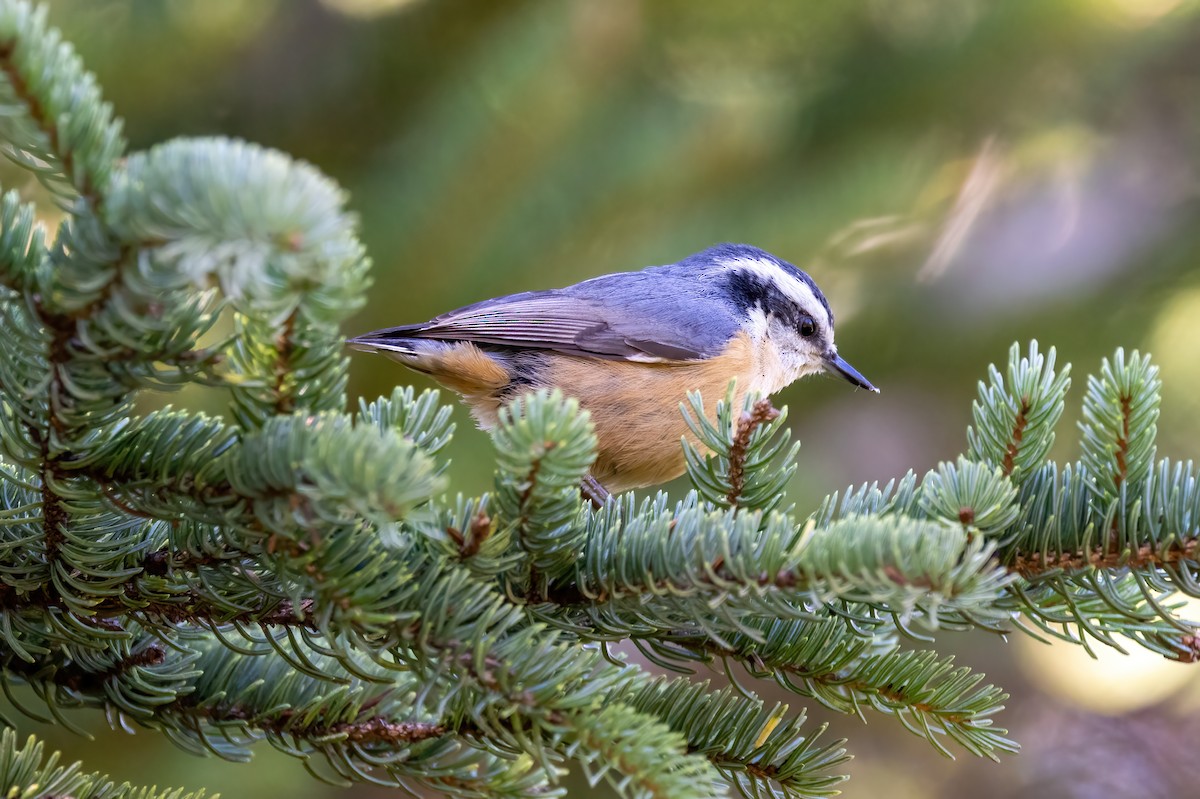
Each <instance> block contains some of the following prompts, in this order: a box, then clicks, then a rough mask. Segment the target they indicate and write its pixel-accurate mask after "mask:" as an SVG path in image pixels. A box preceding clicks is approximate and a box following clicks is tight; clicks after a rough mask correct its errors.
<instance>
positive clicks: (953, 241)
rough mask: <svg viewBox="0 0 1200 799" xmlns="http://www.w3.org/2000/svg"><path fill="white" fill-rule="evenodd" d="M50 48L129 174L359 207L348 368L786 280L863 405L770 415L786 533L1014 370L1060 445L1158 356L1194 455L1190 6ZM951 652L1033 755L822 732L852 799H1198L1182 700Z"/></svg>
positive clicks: (432, 4)
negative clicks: (108, 119)
mask: <svg viewBox="0 0 1200 799" xmlns="http://www.w3.org/2000/svg"><path fill="white" fill-rule="evenodd" d="M50 17H51V20H52V22H53V23H54V24H56V25H58V26H59V27H61V28H62V29H63V31H64V33H65V34H66V37H67V38H68V39H70V40H71V41H73V42H74V43H75V44H76V46H77V47H78V49H79V50H80V51H81V53H82V54H83V56H84V59H85V61H86V62H87V64H88V65H89V67H90V68H91V69H92V70H94V71H95V72H96V73H97V75H98V77H99V79H100V83H101V85H102V86H104V88H105V91H106V93H107V96H108V97H109V98H110V99H111V100H112V102H113V103H114V105H115V106H116V109H117V111H118V113H119V114H121V115H123V116H124V117H125V119H126V121H127V131H128V135H129V137H130V139H131V142H132V144H133V147H134V148H139V149H140V148H143V147H147V146H150V145H152V144H154V143H156V142H159V141H162V140H164V139H167V138H170V137H174V136H180V135H189V136H191V135H213V134H220V135H229V136H238V137H242V138H246V139H249V140H252V141H256V142H260V143H262V144H265V145H269V146H272V147H277V148H280V149H282V150H285V151H287V152H290V153H292V154H293V155H295V156H298V157H301V158H304V159H307V160H309V161H311V162H312V163H314V164H316V165H317V166H318V167H319V168H321V169H322V170H324V171H325V172H327V173H329V174H330V175H332V176H333V177H334V178H336V179H337V180H338V181H340V182H341V183H342V185H344V186H345V187H346V188H347V189H348V191H349V192H350V204H351V206H352V207H353V208H354V209H355V210H356V211H357V212H358V213H359V214H360V215H361V219H362V234H363V238H364V239H365V241H366V244H367V246H368V248H369V250H370V252H371V254H372V256H373V258H374V261H375V269H374V275H375V286H374V288H373V289H372V291H371V293H370V299H369V303H368V305H367V307H366V308H365V309H364V310H363V311H362V313H361V314H360V315H359V316H358V317H357V318H356V319H354V320H353V323H352V324H351V325H350V326H349V328H348V330H347V332H348V333H355V332H361V331H364V330H368V329H373V328H377V327H383V326H387V325H393V324H400V323H406V322H415V321H421V320H424V319H426V318H428V317H430V316H432V315H434V314H437V313H439V312H442V311H445V310H448V309H450V308H453V307H456V306H459V305H462V304H465V303H467V302H471V301H474V300H478V299H482V298H485V297H490V296H494V295H497V294H503V293H509V292H514V291H520V290H525V289H533V288H544V287H549V286H558V285H565V284H568V283H572V282H575V281H577V280H580V279H583V278H586V277H590V276H594V275H597V274H601V273H604V272H610V271H617V270H625V269H634V268H639V267H641V266H644V265H648V264H660V263H667V262H671V261H675V260H678V259H679V258H681V257H683V256H685V255H687V254H689V253H692V252H695V251H697V250H699V249H702V248H704V247H706V246H708V245H710V244H713V243H715V242H719V241H741V242H749V243H753V244H756V245H759V246H761V247H764V248H766V249H768V250H771V251H772V252H774V253H776V254H778V255H780V256H782V257H784V258H786V259H787V260H790V261H792V262H793V263H796V264H797V265H799V266H801V267H802V268H804V269H806V270H807V271H809V272H810V273H811V274H812V275H813V276H814V277H815V278H816V280H817V281H818V282H819V283H820V285H821V286H822V287H823V288H824V290H825V293H826V294H827V295H828V296H829V299H830V302H831V303H832V305H833V307H834V309H835V311H836V313H837V315H838V321H839V326H838V331H839V335H838V340H839V343H840V346H841V350H842V353H843V354H844V355H845V356H846V357H847V358H848V359H849V360H850V361H851V362H852V363H853V364H854V365H855V366H857V367H858V368H859V369H860V370H861V371H862V372H863V373H864V374H866V375H867V376H868V377H869V378H870V379H871V380H873V381H874V382H875V383H876V384H877V385H879V386H880V387H881V388H882V390H883V393H882V395H880V396H878V397H876V396H872V395H868V394H866V393H864V392H861V391H860V392H854V391H852V390H851V389H850V388H849V387H847V386H846V385H845V384H844V383H841V382H838V381H834V380H831V379H814V380H809V381H805V382H802V383H800V384H797V385H795V386H792V387H791V388H789V389H788V390H786V391H785V392H783V394H782V397H781V401H782V402H783V403H786V404H788V405H790V406H791V410H792V415H791V420H792V424H793V426H794V428H795V434H796V435H797V436H798V437H799V439H800V440H801V441H802V442H803V445H804V446H803V449H802V451H801V459H800V463H801V466H800V471H799V472H798V474H797V476H796V478H795V481H794V484H793V485H792V487H791V498H792V499H793V500H794V501H795V502H796V503H797V505H798V507H799V508H800V509H801V511H807V510H808V509H810V508H812V507H814V506H815V504H816V503H817V502H818V501H819V499H820V498H821V497H822V496H824V495H825V494H826V493H828V492H830V491H833V490H836V489H839V488H842V487H844V486H845V485H847V484H849V483H860V482H862V481H866V480H876V479H880V480H883V479H889V478H893V477H898V476H901V475H902V474H903V473H904V472H905V471H906V470H908V469H909V468H913V469H915V470H917V471H918V472H922V471H924V470H925V469H928V468H929V467H931V466H933V465H934V464H935V463H937V462H938V461H939V460H941V459H947V458H952V457H954V456H955V455H956V454H957V453H959V452H961V451H962V450H963V448H964V447H965V436H964V431H965V428H966V425H967V423H968V421H969V418H970V404H971V399H972V397H973V396H974V392H975V385H976V381H977V380H978V379H979V378H981V377H983V376H984V375H985V370H986V367H987V365H988V363H990V362H1001V363H1002V362H1003V360H1004V358H1005V357H1006V350H1007V347H1008V345H1009V344H1010V343H1011V342H1012V341H1014V340H1020V341H1022V342H1024V341H1027V340H1028V339H1030V338H1037V339H1038V340H1039V341H1041V342H1042V344H1043V346H1048V345H1055V346H1057V347H1058V350H1059V356H1060V358H1062V359H1065V360H1069V361H1072V362H1073V363H1074V364H1075V368H1076V371H1075V376H1076V388H1075V390H1074V391H1073V393H1072V395H1071V397H1072V400H1073V403H1072V405H1071V406H1069V408H1070V409H1071V410H1069V411H1068V415H1070V414H1071V413H1072V412H1073V409H1074V408H1077V404H1078V401H1079V397H1080V393H1081V390H1080V384H1081V383H1082V379H1083V376H1084V375H1085V374H1087V373H1088V372H1089V371H1092V370H1094V369H1095V368H1096V366H1097V364H1098V362H1099V359H1100V358H1101V357H1102V356H1103V355H1106V354H1108V353H1110V352H1111V351H1112V349H1113V348H1114V347H1116V346H1125V347H1127V348H1140V349H1143V350H1146V349H1148V350H1150V351H1151V352H1153V354H1154V356H1155V358H1156V360H1157V362H1158V363H1159V364H1160V365H1161V367H1162V375H1163V379H1164V401H1163V415H1162V420H1161V425H1160V444H1159V452H1160V454H1167V455H1171V456H1175V457H1189V456H1194V455H1196V454H1197V453H1200V362H1198V359H1197V354H1198V353H1200V325H1198V324H1197V321H1198V320H1200V270H1198V269H1197V266H1198V261H1200V258H1198V252H1200V250H1198V247H1200V213H1198V212H1200V204H1198V202H1197V200H1198V193H1200V182H1198V173H1197V159H1196V154H1197V150H1198V148H1200V3H1197V2H1188V1H1187V0H1006V2H983V0H948V1H946V2H938V1H937V0H891V1H890V2H889V1H888V0H855V1H853V2H850V1H847V2H808V3H799V2H792V1H791V0H775V1H774V2H753V3H747V2H741V1H740V0H705V2H697V1H696V0H691V1H688V0H539V1H536V2H535V1H530V2H518V1H508V0H506V1H504V2H500V1H497V0H486V1H485V0H478V1H474V2H473V1H471V0H323V1H322V2H317V0H302V1H295V2H284V0H246V1H245V2H235V1H234V0H53V2H51V3H50ZM30 190H31V191H32V189H30ZM352 369H353V372H352V382H351V393H352V395H353V396H357V395H365V396H367V397H374V396H376V395H378V394H381V393H386V392H388V391H390V389H391V387H392V386H393V385H394V384H396V383H398V382H412V383H415V384H417V385H418V386H422V387H423V386H425V385H428V384H427V383H426V382H425V381H423V380H422V379H420V378H418V377H417V376H415V375H413V374H410V373H407V372H405V371H404V370H403V369H401V368H400V367H399V366H396V365H394V364H392V363H390V362H388V361H385V360H383V359H381V358H377V357H372V356H366V355H356V356H355V357H354V359H353V366H352ZM171 401H173V402H180V401H182V402H183V403H185V404H190V405H199V406H207V407H210V408H214V409H215V408H219V406H220V403H221V401H222V400H221V398H220V397H213V396H211V395H208V396H204V395H201V394H200V393H195V394H189V393H187V392H185V393H184V395H183V396H182V397H179V396H176V397H172V398H171ZM456 413H457V418H458V421H459V434H458V436H457V438H456V442H455V444H454V447H453V451H452V453H451V454H452V457H453V459H454V464H453V466H452V469H451V476H452V478H453V479H454V481H455V487H456V489H461V490H463V491H465V492H478V491H480V490H483V489H485V488H486V487H487V486H488V483H489V476H490V471H491V460H490V449H489V444H488V440H487V438H486V436H485V435H483V434H482V433H480V432H479V431H477V430H475V429H474V428H473V427H472V425H471V424H470V421H469V418H468V417H467V415H466V413H465V412H462V410H461V409H459V410H458V411H456ZM1072 424H1073V419H1068V420H1066V421H1064V423H1063V427H1062V428H1061V429H1062V433H1060V437H1059V442H1058V445H1057V455H1058V456H1059V457H1063V458H1065V457H1073V456H1074V454H1075V450H1074V435H1073V432H1072V430H1073V428H1072ZM671 490H672V491H675V492H679V491H681V490H682V487H681V486H680V485H674V486H672V487H671ZM1194 615H1195V616H1196V617H1200V612H1197V613H1195V614H1194ZM936 648H938V649H939V650H942V651H949V652H956V653H959V654H960V655H961V659H962V662H964V663H967V664H970V665H972V666H974V667H976V668H977V669H980V670H983V671H986V672H987V673H988V677H989V679H994V680H996V681H997V682H999V683H1000V684H1001V685H1004V686H1005V687H1006V688H1008V689H1009V690H1010V691H1011V692H1012V693H1013V694H1014V698H1013V699H1012V701H1011V702H1010V706H1009V708H1008V710H1006V711H1005V713H1004V714H1002V717H1001V718H1000V719H999V722H1000V724H1001V726H1006V727H1008V728H1009V729H1010V730H1011V732H1012V734H1013V735H1014V737H1016V738H1017V740H1019V741H1021V742H1022V743H1023V744H1024V745H1025V751H1024V752H1023V753H1022V754H1021V755H1019V756H1016V757H1010V758H1007V759H1006V760H1005V761H1004V763H1003V764H1001V765H995V764H992V763H990V762H987V761H982V762H980V761H975V760H974V759H972V758H971V757H970V756H969V755H965V754H964V755H961V756H960V757H959V759H958V760H957V761H953V762H951V761H948V760H945V759H943V758H941V757H940V756H938V755H937V754H936V753H935V752H934V751H933V750H932V749H931V748H930V747H929V746H928V745H926V744H925V743H924V742H922V741H920V740H918V739H916V738H914V737H912V736H910V735H908V734H907V733H906V732H905V731H904V730H903V729H902V728H901V727H900V725H899V724H897V723H896V722H895V721H893V720H890V719H888V718H885V717H882V716H878V715H869V716H867V722H868V723H867V724H866V725H864V724H863V723H862V722H861V721H860V720H858V719H855V718H850V717H842V716H831V715H830V714H826V713H822V712H820V711H819V710H815V711H813V713H812V715H813V716H814V717H815V721H829V722H830V723H831V725H832V730H831V733H832V734H833V735H834V736H835V737H840V736H843V735H844V736H848V737H849V738H850V744H849V745H850V749H851V751H852V752H853V753H855V754H856V755H857V758H856V760H855V761H854V762H853V763H852V764H851V766H850V771H851V774H852V776H853V779H852V780H851V782H850V783H848V784H847V785H846V786H845V787H846V791H845V795H846V796H848V797H875V796H883V797H896V798H898V799H904V798H905V797H957V796H962V795H964V794H966V793H967V792H970V793H971V795H973V796H974V797H976V799H987V798H988V797H1008V796H1017V795H1021V796H1039V797H1092V796H1105V797H1116V798H1118V799H1119V798H1120V797H1160V796H1161V797H1173V796H1190V795H1196V788H1195V786H1196V785H1197V784H1200V783H1198V782H1197V780H1198V779H1200V764H1198V763H1197V761H1196V759H1195V758H1194V756H1192V754H1191V751H1190V748H1189V746H1188V744H1187V741H1188V740H1195V738H1194V735H1195V733H1196V732H1197V731H1198V730H1197V727H1198V726H1200V723H1198V722H1197V721H1196V719H1195V718H1194V716H1195V714H1194V713H1193V710H1194V708H1195V706H1196V701H1197V698H1198V697H1200V694H1198V693H1197V692H1196V691H1195V690H1194V689H1193V688H1192V685H1193V684H1194V683H1195V680H1194V679H1192V675H1191V672H1190V668H1194V667H1188V666H1182V665H1178V664H1169V663H1166V662H1165V661H1162V660H1161V659H1158V658H1156V657H1153V656H1149V655H1140V654H1139V653H1134V656H1130V657H1122V656H1119V655H1109V654H1105V656H1104V657H1103V658H1102V659H1101V660H1100V661H1098V662H1094V661H1091V660H1090V659H1089V658H1088V657H1087V656H1086V654H1084V653H1083V652H1082V651H1081V650H1076V649H1072V648H1070V647H1062V646H1054V647H1050V646H1046V645H1042V644H1038V643H1036V642H1034V641H1032V639H1029V638H1027V637H1024V636H1017V637H1015V638H1014V639H1012V640H1009V641H1003V640H1000V639H998V638H996V637H993V636H987V635H982V634H978V635H947V636H943V637H941V638H939V640H938V641H937V643H936ZM702 676H704V675H702ZM711 676H713V677H714V678H717V679H720V678H719V677H717V675H711ZM763 692H764V694H766V695H768V696H771V697H776V695H778V698H781V699H784V700H785V701H786V700H787V697H786V696H784V695H783V694H782V693H781V692H778V691H773V690H771V688H770V686H763ZM803 704H804V703H803V702H802V701H792V705H793V707H798V706H802V705H803ZM75 719H76V720H77V721H78V722H80V723H81V724H83V725H84V726H86V727H88V728H89V729H95V730H101V729H103V728H104V727H105V724H104V721H103V719H100V718H98V717H86V716H76V717H75ZM22 729H23V730H26V731H31V730H35V729H37V730H39V731H42V732H44V733H45V734H46V735H47V737H48V738H50V739H51V740H52V741H53V743H54V744H55V745H57V746H60V747H62V748H63V749H64V751H65V752H66V753H67V755H68V756H69V757H72V758H75V757H82V758H84V759H85V760H86V764H87V766H88V767H90V768H101V769H105V770H108V771H110V772H111V773H112V774H113V775H114V776H115V777H118V778H122V779H131V780H135V781H138V782H158V783H159V784H185V785H188V786H207V787H210V788H213V789H217V790H220V791H222V792H223V793H224V794H225V795H226V796H227V797H235V796H284V795H286V796H292V797H298V798H303V797H322V796H333V795H336V793H337V790H336V789H333V788H329V787H326V786H324V785H322V784H320V783H317V782H315V781H313V780H312V779H311V778H309V777H308V776H307V774H306V773H305V772H304V770H303V768H302V767H301V766H300V765H299V764H297V763H295V762H294V761H291V760H288V759H286V758H284V757H282V756H279V755H277V754H275V753H274V752H272V751H271V750H270V749H269V748H268V747H265V746H264V747H263V748H262V750H261V753H260V756H259V757H257V758H256V760H255V762H254V764H253V765H249V766H247V765H236V764H226V763H221V762H219V761H215V760H211V759H210V760H202V759H198V758H194V757H191V756H189V755H185V754H183V753H181V752H179V751H177V750H175V749H173V748H172V747H170V746H169V745H168V744H167V743H166V742H165V741H164V740H162V739H161V738H158V737H156V736H154V735H153V734H149V733H146V732H144V731H139V732H137V733H136V735H135V736H133V737H130V736H129V735H125V734H115V733H104V734H102V735H100V736H99V737H98V738H97V740H95V741H94V742H88V741H86V740H84V739H82V738H79V737H74V736H71V735H70V734H68V733H66V732H65V731H64V730H62V728H46V727H41V726H39V725H36V724H33V723H32V722H25V721H22ZM342 795H354V796H372V795H379V796H382V795H384V792H382V791H380V790H378V789H370V788H364V787H357V788H353V789H349V790H348V791H347V792H346V793H344V794H342ZM572 795H573V796H591V795H600V793H599V792H596V793H593V792H592V791H591V790H590V789H588V788H586V787H576V788H575V789H574V790H573V792H572Z"/></svg>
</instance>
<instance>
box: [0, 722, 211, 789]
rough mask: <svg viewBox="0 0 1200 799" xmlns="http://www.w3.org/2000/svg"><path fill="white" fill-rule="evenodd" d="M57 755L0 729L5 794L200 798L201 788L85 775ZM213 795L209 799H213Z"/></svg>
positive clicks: (0, 776) (1, 778)
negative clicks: (119, 781)
mask: <svg viewBox="0 0 1200 799" xmlns="http://www.w3.org/2000/svg"><path fill="white" fill-rule="evenodd" d="M60 758H61V755H60V753H58V752H53V753H51V754H49V755H48V756H47V755H46V749H45V744H43V743H42V742H41V741H39V740H38V739H37V738H36V737H35V736H32V735H31V736H29V737H28V738H26V739H25V743H24V746H22V745H21V744H20V742H19V741H18V740H17V734H16V732H15V731H14V730H12V729H5V730H3V731H2V732H0V785H3V786H5V791H6V796H9V797H13V798H14V799H16V797H22V798H23V797H33V796H38V797H45V798H46V799H59V798H62V799H66V798H67V797H69V798H70V799H132V797H136V798H137V799H204V796H205V793H204V791H202V790H201V791H191V792H187V793H185V792H184V791H183V789H181V788H180V789H174V790H172V789H164V790H159V789H158V788H135V787H133V786H132V785H130V784H129V783H123V784H119V785H118V784H117V783H114V782H113V781H112V780H111V779H109V777H107V776H105V775H102V774H98V773H96V774H86V773H84V772H83V770H82V764H80V763H78V762H76V763H72V764H70V765H67V766H60V765H59V762H60ZM216 796H217V795H216V794H213V799H216Z"/></svg>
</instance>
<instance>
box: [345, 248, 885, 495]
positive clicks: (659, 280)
mask: <svg viewBox="0 0 1200 799" xmlns="http://www.w3.org/2000/svg"><path fill="white" fill-rule="evenodd" d="M349 344H350V345H351V346H352V347H354V348H355V349H359V350H363V351H366V352H381V353H383V354H385V355H387V356H389V357H390V358H392V359H394V360H396V361H399V362H400V363H402V364H404V365H405V366H407V367H409V368H410V369H415V370H416V371H418V372H424V373H425V374H428V375H430V376H431V377H433V379H434V380H436V381H437V382H438V383H440V384H442V385H443V386H445V387H446V388H448V389H450V390H452V391H455V392H457V393H458V394H460V395H461V396H462V398H463V400H464V401H465V402H466V404H467V405H468V406H470V408H471V414H472V415H473V416H474V417H475V419H476V421H477V422H478V423H479V425H480V427H483V428H484V429H490V428H492V427H493V426H495V424H496V422H497V412H498V411H499V409H500V407H501V406H502V405H503V404H504V403H505V402H506V401H508V400H510V399H512V398H514V397H516V396H518V395H520V394H522V393H524V392H525V391H528V390H532V389H537V388H558V389H561V390H562V392H563V393H564V394H567V395H568V396H572V397H575V398H576V399H578V400H579V404H580V406H581V407H583V408H586V409H587V410H588V411H590V412H591V416H592V422H593V424H594V425H595V429H596V438H597V441H598V448H597V455H596V462H595V464H594V465H593V467H592V476H593V477H594V478H595V479H596V480H598V481H599V482H600V483H602V484H603V485H604V486H605V487H607V488H608V489H609V490H612V491H620V490H625V489H628V488H635V487H638V486H646V485H652V484H654V483H661V482H664V481H666V480H669V479H671V478H673V477H677V476H678V475H680V474H682V473H683V471H684V460H683V448H682V447H681V446H680V438H681V436H683V435H690V433H689V431H688V429H687V425H686V423H685V422H684V419H683V415H682V414H681V413H680V409H679V403H680V402H681V401H682V400H684V399H685V398H686V396H687V393H688V392H689V391H692V390H696V389H699V390H700V392H701V393H702V395H703V396H704V398H705V401H706V402H707V403H708V404H709V407H710V408H711V407H712V406H713V405H715V400H716V399H717V398H719V397H724V396H725V392H726V389H727V387H728V385H729V381H730V380H731V379H733V378H737V388H736V391H737V394H736V395H735V402H736V403H737V405H736V406H735V407H741V403H742V401H743V397H744V396H745V393H746V392H748V391H750V392H756V393H758V394H760V395H763V396H766V395H768V394H773V393H775V392H776V391H779V390H780V389H781V388H783V387H784V386H787V385H789V384H791V383H793V382H794V381H796V380H798V379H800V378H801V377H804V376H805V375H809V374H813V373H814V372H820V371H827V372H832V373H834V374H837V375H840V376H841V377H843V378H845V379H846V380H848V381H850V382H851V383H853V384H854V385H856V386H859V387H861V388H865V389H867V390H869V391H876V392H877V391H878V389H877V388H875V387H874V386H873V385H871V383H870V382H868V381H867V379H866V378H865V377H863V376H862V375H861V374H859V373H858V371H857V370H855V369H854V367H852V366H851V365H850V364H848V363H846V361H845V360H844V359H843V358H842V357H841V356H840V355H838V351H837V347H836V346H834V343H833V312H832V311H830V310H829V303H828V302H827V301H826V300H825V296H824V295H823V294H821V290H820V289H818V288H817V285H816V283H814V282H813V281H812V278H810V277H809V276H808V275H806V274H805V273H804V272H802V271H800V270H799V269H797V268H796V267H794V266H792V265H791V264H789V263H787V262H786V261H783V260H781V259H779V258H776V257H775V256H773V255H771V254H770V253H768V252H765V251H763V250H760V249H758V248H757V247H751V246H748V245H744V244H720V245H717V246H715V247H711V248H709V249H707V250H705V251H704V252H701V253H697V254H695V255H692V256H690V257H688V258H685V259H684V260H682V261H680V262H679V263H675V264H669V265H667V266H652V267H649V268H647V269H643V270H641V271H640V272H619V273H617V274H612V275H603V276H601V277H596V278H592V279H591V280H585V281H583V282H582V283H577V284H575V285H574V286H567V287H566V288H561V289H550V290H548V291H526V292H522V293H520V294H511V295H509V296H507V297H498V298H496V299H492V300H484V301H483V302H478V303H475V304H474V305H468V306H466V307H465V308H460V309H458V310H457V311H451V312H449V313H446V314H442V315H441V316H438V317H435V318H434V319H432V320H430V321H428V322H425V323H423V324H418V325H404V326H401V327H390V328H387V329H386V330H377V331H375V332H373V333H367V334H365V335H362V336H358V337H357V338H353V339H351V340H350V342H349Z"/></svg>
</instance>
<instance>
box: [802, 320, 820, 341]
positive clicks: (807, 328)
mask: <svg viewBox="0 0 1200 799" xmlns="http://www.w3.org/2000/svg"><path fill="white" fill-rule="evenodd" d="M816 334H817V323H816V322H814V321H813V318H812V317H811V316H802V317H800V335H802V336H804V338H812V337H813V336H815V335H816Z"/></svg>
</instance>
